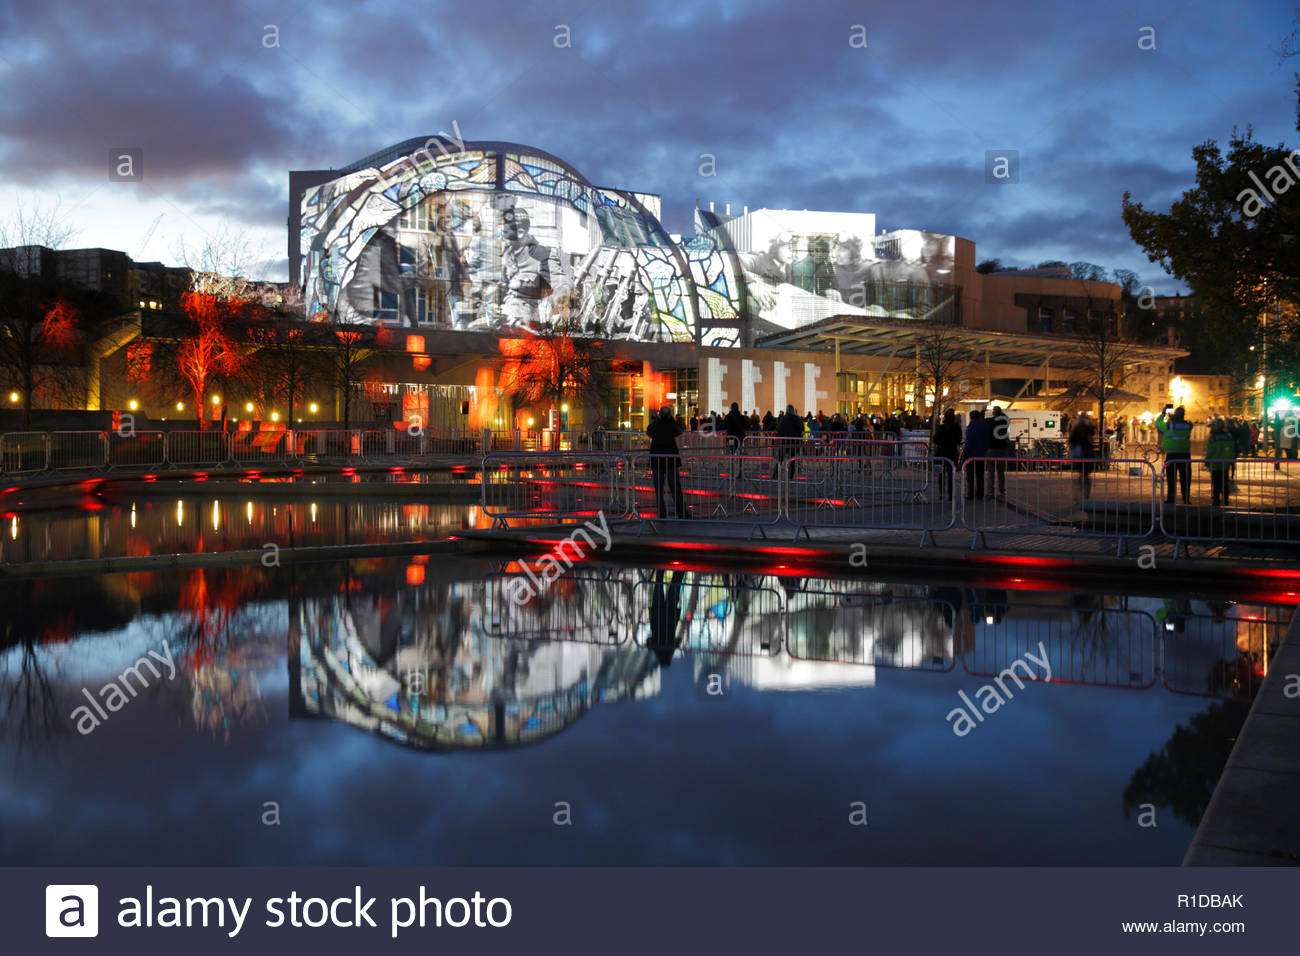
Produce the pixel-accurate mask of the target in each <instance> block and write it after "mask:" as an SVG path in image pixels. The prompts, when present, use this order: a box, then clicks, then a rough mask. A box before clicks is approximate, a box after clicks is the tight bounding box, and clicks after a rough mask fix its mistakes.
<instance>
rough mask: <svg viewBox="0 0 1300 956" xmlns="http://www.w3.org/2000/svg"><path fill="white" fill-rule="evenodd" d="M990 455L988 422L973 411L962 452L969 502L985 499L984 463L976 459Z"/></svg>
mask: <svg viewBox="0 0 1300 956" xmlns="http://www.w3.org/2000/svg"><path fill="white" fill-rule="evenodd" d="M988 453H989V428H988V422H986V421H985V420H984V413H983V412H982V411H978V410H977V411H973V412H971V413H970V424H969V425H967V426H966V442H965V444H964V445H963V447H962V451H961V458H962V465H963V467H964V469H965V470H964V472H963V480H964V481H965V482H966V500H967V501H970V500H972V499H975V498H983V497H984V462H983V461H976V460H975V459H977V458H980V459H982V458H984V457H985V456H986V455H988Z"/></svg>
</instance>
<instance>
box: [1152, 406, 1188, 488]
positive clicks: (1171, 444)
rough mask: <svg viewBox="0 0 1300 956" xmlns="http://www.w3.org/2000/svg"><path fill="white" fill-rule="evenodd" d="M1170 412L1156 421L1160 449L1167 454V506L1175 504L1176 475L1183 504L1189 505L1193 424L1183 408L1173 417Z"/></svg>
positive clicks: (1175, 412)
mask: <svg viewBox="0 0 1300 956" xmlns="http://www.w3.org/2000/svg"><path fill="white" fill-rule="evenodd" d="M1168 411H1169V410H1168V409H1167V408H1166V409H1165V411H1163V412H1161V413H1160V417H1159V418H1157V419H1156V431H1158V432H1159V433H1160V448H1161V450H1162V451H1164V453H1165V504H1167V505H1172V504H1173V503H1174V476H1175V475H1177V477H1178V485H1179V488H1180V490H1181V491H1182V493H1183V504H1188V500H1187V494H1188V487H1189V486H1190V485H1191V483H1192V423H1191V422H1189V421H1187V411H1186V410H1185V409H1184V408H1183V406H1181V405H1179V406H1178V407H1177V408H1175V409H1174V413H1173V415H1168ZM1167 415H1168V418H1166V416H1167Z"/></svg>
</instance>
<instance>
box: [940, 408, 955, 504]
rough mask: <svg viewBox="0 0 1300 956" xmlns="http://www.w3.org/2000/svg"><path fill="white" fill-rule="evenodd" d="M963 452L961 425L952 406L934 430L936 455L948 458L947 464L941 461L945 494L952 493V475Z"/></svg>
mask: <svg viewBox="0 0 1300 956" xmlns="http://www.w3.org/2000/svg"><path fill="white" fill-rule="evenodd" d="M960 454H961V425H960V424H959V423H958V421H957V413H956V412H954V411H953V410H952V409H951V408H950V409H948V410H947V411H945V412H944V413H943V421H941V422H940V423H939V427H938V428H936V429H935V432H934V456H935V457H936V458H945V459H947V464H944V463H942V462H940V464H939V471H940V475H941V477H940V482H941V487H942V490H943V494H945V495H949V494H952V475H953V472H954V471H955V470H956V469H957V458H958V456H959V455H960Z"/></svg>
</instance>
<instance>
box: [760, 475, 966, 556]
mask: <svg viewBox="0 0 1300 956" xmlns="http://www.w3.org/2000/svg"><path fill="white" fill-rule="evenodd" d="M783 467H784V469H785V475H784V482H783V484H784V494H785V516H786V518H788V519H789V521H790V522H791V523H792V524H793V525H794V526H795V531H794V534H795V537H796V538H798V536H799V534H800V533H805V534H806V533H807V531H808V529H809V528H863V527H865V528H874V529H880V530H898V531H920V532H922V535H921V543H922V544H924V543H925V541H926V539H927V538H929V537H930V536H931V534H932V533H933V532H935V531H946V530H947V529H949V528H951V527H952V526H953V525H954V524H955V523H956V520H957V517H956V507H955V503H954V498H953V480H952V478H953V475H952V469H953V465H952V462H950V461H948V460H947V459H946V458H935V457H933V456H930V455H926V456H924V457H909V458H896V457H894V456H892V455H890V456H875V457H869V456H855V457H852V458H841V457H838V456H836V457H821V458H809V457H792V458H788V459H786V461H785V462H784V465H783Z"/></svg>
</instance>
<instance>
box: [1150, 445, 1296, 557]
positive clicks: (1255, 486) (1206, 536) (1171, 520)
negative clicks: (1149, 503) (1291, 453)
mask: <svg viewBox="0 0 1300 956" xmlns="http://www.w3.org/2000/svg"><path fill="white" fill-rule="evenodd" d="M1160 471H1161V474H1160V477H1159V479H1158V480H1157V487H1156V500H1157V501H1158V502H1159V501H1161V500H1163V502H1164V504H1163V507H1161V508H1160V509H1159V515H1160V531H1161V533H1162V534H1163V535H1165V537H1168V538H1172V539H1173V540H1174V554H1175V555H1177V554H1178V551H1179V549H1180V548H1181V547H1182V545H1183V542H1185V541H1253V542H1274V543H1277V542H1285V543H1289V544H1295V543H1297V542H1300V461H1295V460H1292V459H1282V460H1280V461H1274V460H1271V459H1266V458H1238V459H1236V460H1234V461H1214V462H1209V461H1206V460H1204V459H1196V460H1194V461H1189V462H1170V463H1168V464H1165V463H1162V464H1161V466H1160ZM1180 471H1181V472H1182V474H1180ZM1184 477H1185V478H1186V479H1187V494H1186V495H1184V494H1183V478H1184ZM1161 491H1163V492H1164V498H1163V499H1161V498H1160V492H1161ZM1171 495H1172V497H1173V502H1172V503H1170V497H1171Z"/></svg>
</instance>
